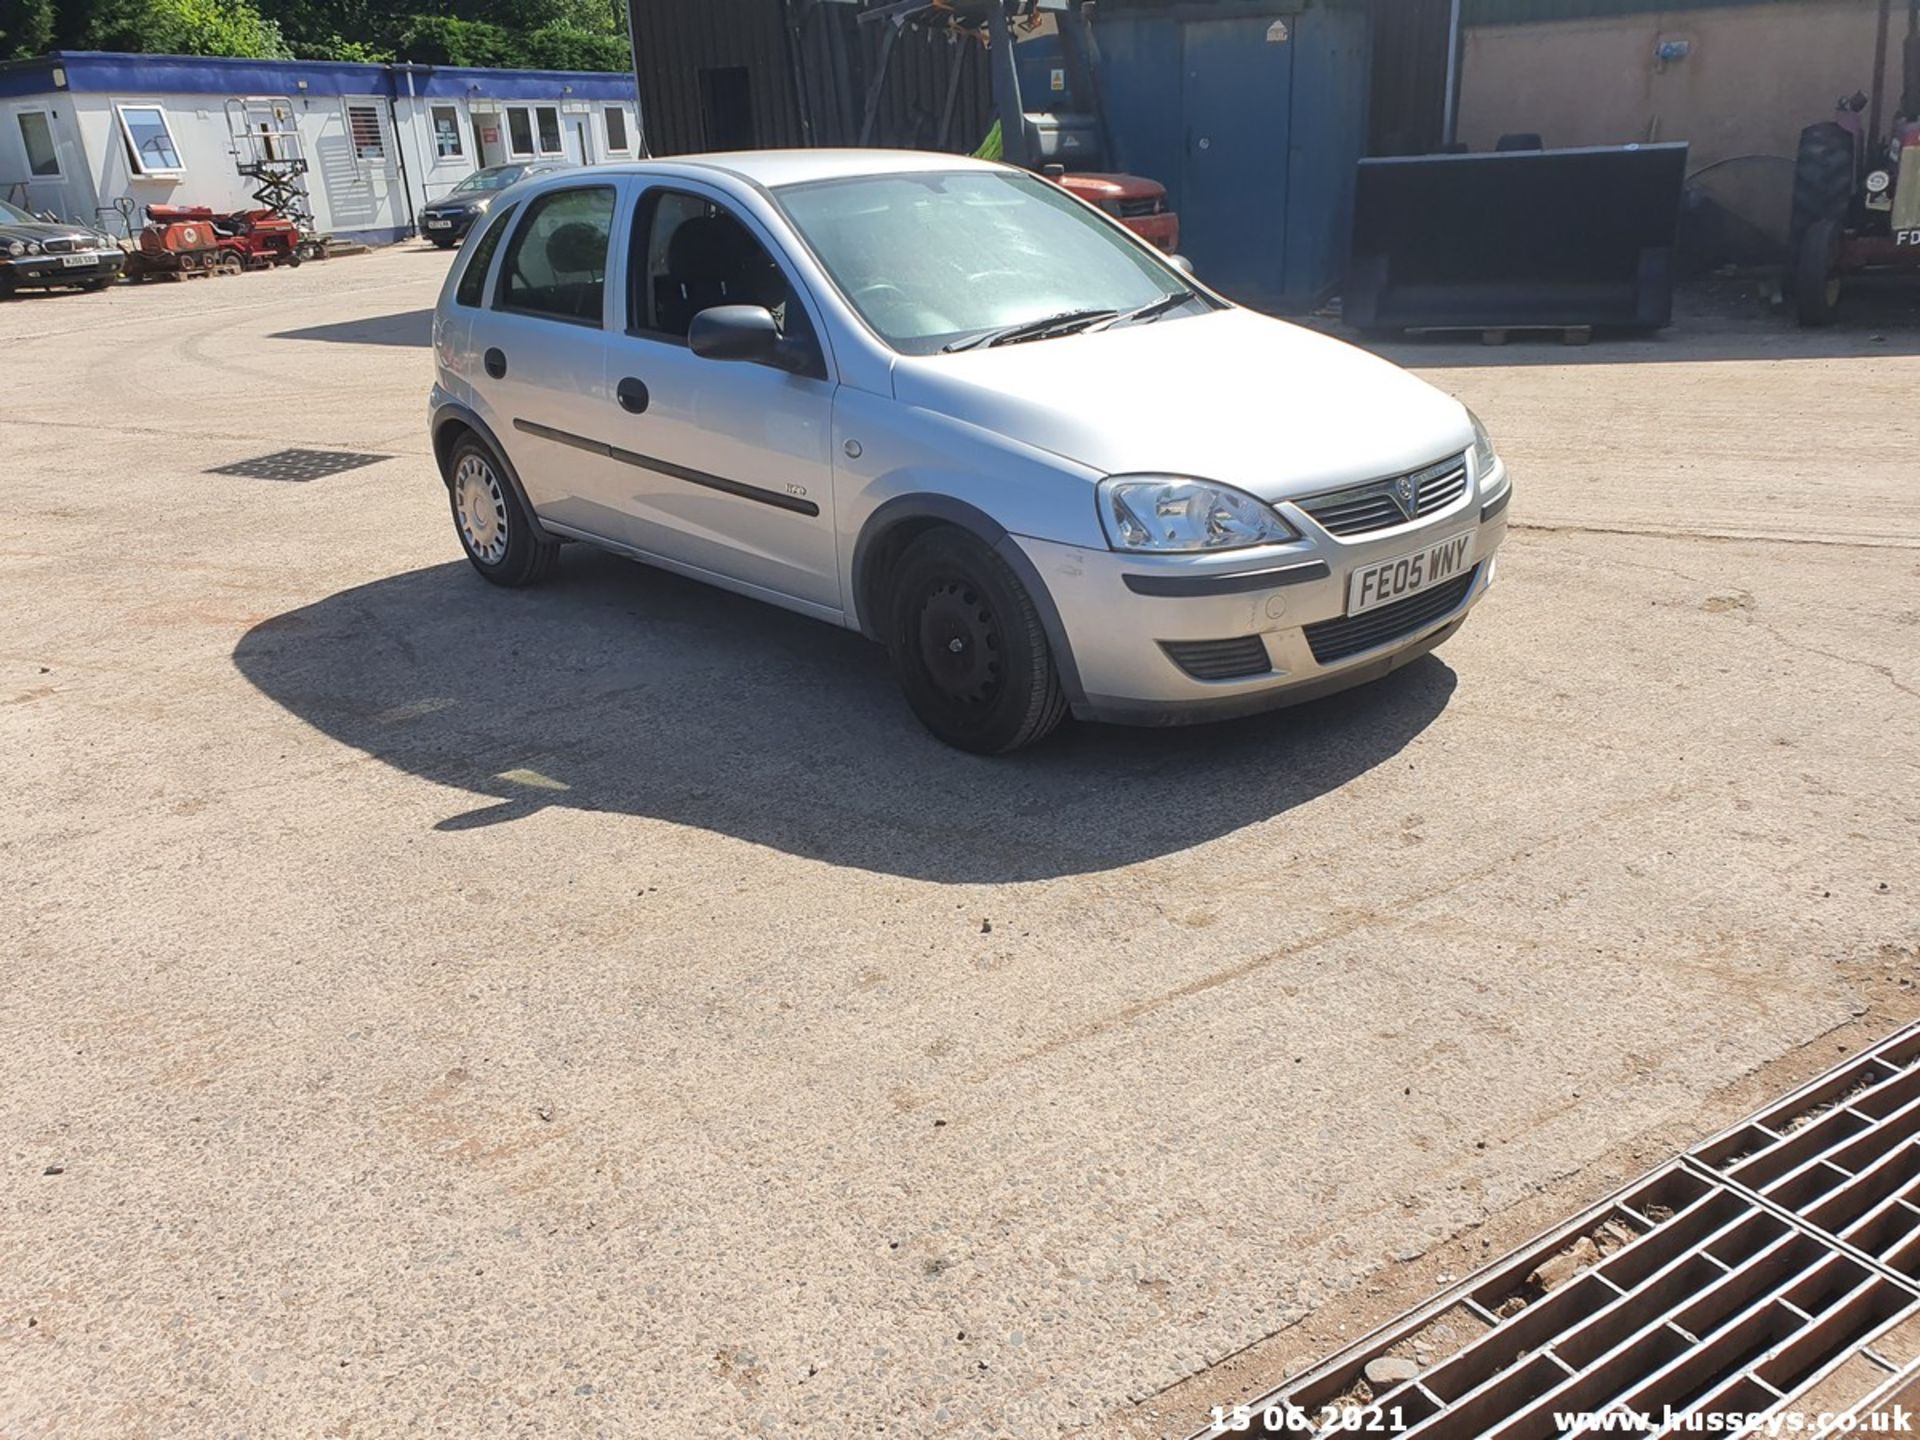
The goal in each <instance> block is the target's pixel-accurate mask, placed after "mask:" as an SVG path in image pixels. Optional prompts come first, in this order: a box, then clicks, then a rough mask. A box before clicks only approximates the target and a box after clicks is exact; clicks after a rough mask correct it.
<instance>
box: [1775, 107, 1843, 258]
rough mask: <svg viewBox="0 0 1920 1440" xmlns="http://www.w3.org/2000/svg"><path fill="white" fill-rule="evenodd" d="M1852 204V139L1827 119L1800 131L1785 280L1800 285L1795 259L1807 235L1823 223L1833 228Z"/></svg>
mask: <svg viewBox="0 0 1920 1440" xmlns="http://www.w3.org/2000/svg"><path fill="white" fill-rule="evenodd" d="M1852 203H1853V136H1851V135H1849V134H1848V133H1847V131H1846V130H1845V128H1844V127H1842V126H1840V125H1837V124H1835V123H1834V122H1833V121H1831V120H1826V121H1823V122H1821V123H1820V124H1818V125H1809V126H1807V128H1806V129H1804V130H1802V131H1801V132H1800V151H1799V155H1798V156H1797V158H1796V159H1795V160H1794V163H1793V216H1792V219H1791V221H1790V222H1789V223H1788V225H1787V255H1788V257H1789V258H1788V262H1787V263H1788V267H1789V269H1788V279H1789V280H1791V281H1793V282H1794V283H1796V284H1797V283H1798V282H1799V278H1800V276H1799V267H1798V260H1799V257H1800V254H1801V251H1802V248H1803V246H1802V242H1803V241H1805V239H1806V236H1807V232H1808V231H1809V230H1811V229H1812V228H1813V227H1814V226H1815V225H1817V224H1818V223H1819V222H1820V221H1822V220H1831V221H1833V222H1834V223H1835V224H1836V225H1839V224H1842V223H1844V222H1845V220H1846V218H1847V207H1848V206H1849V205H1851V204H1852Z"/></svg>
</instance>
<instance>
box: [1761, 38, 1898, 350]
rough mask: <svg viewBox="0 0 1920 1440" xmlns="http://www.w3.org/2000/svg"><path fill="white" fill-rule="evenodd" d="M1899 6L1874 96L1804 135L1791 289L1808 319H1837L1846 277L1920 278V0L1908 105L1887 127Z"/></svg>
mask: <svg viewBox="0 0 1920 1440" xmlns="http://www.w3.org/2000/svg"><path fill="white" fill-rule="evenodd" d="M1889 8H1890V0H1880V17H1879V36H1878V43H1877V44H1876V46H1875V64H1874V79H1873V97H1872V99H1871V100H1869V98H1868V97H1867V96H1865V95H1858V94H1856V95H1853V96H1851V97H1849V98H1847V99H1845V100H1842V101H1841V102H1840V104H1839V106H1838V107H1837V108H1836V110H1835V113H1834V118H1833V119H1832V120H1829V121H1825V122H1823V123H1821V124H1818V125H1809V126H1807V128H1806V129H1805V130H1802V131H1801V132H1800V153H1799V157H1798V159H1797V160H1796V161H1795V164H1794V172H1793V219H1792V224H1791V226H1790V228H1789V232H1788V240H1789V247H1790V249H1789V254H1788V259H1787V276H1786V287H1785V288H1786V289H1787V290H1788V292H1789V293H1791V295H1792V296H1793V308H1794V313H1795V315H1796V316H1797V317H1798V319H1799V321H1800V323H1801V324H1802V325H1827V324H1830V323H1832V321H1833V318H1834V312H1835V309H1836V307H1837V306H1838V305H1839V302H1840V289H1841V284H1842V282H1843V280H1846V279H1849V278H1851V277H1855V276H1866V275H1901V274H1904V275H1909V276H1912V277H1915V278H1920V0H1907V34H1906V40H1905V43H1904V45H1903V47H1902V61H1903V63H1902V65H1901V73H1902V78H1903V84H1902V86H1901V96H1900V109H1899V112H1898V113H1897V114H1895V115H1894V117H1893V120H1892V123H1891V124H1890V125H1888V127H1887V129H1886V132H1885V133H1884V134H1883V133H1881V129H1880V113H1881V102H1880V89H1881V76H1882V75H1883V74H1884V72H1885V68H1886V65H1885V59H1886V51H1887V22H1888V11H1889ZM1863 110H1869V112H1870V113H1869V115H1868V117H1867V119H1866V120H1865V121H1864V122H1863V121H1862V119H1861V111H1863Z"/></svg>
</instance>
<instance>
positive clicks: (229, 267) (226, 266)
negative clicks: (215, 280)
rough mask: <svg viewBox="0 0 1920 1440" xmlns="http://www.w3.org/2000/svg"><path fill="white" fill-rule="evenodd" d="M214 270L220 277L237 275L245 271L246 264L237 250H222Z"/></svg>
mask: <svg viewBox="0 0 1920 1440" xmlns="http://www.w3.org/2000/svg"><path fill="white" fill-rule="evenodd" d="M214 268H215V269H216V270H217V271H218V272H219V273H220V274H222V275H239V274H243V273H244V272H245V271H246V268H247V262H246V261H245V260H244V259H242V258H241V255H240V252H239V251H237V250H222V251H221V252H220V258H219V260H218V261H216V262H215V265H214Z"/></svg>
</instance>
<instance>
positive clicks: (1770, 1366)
mask: <svg viewBox="0 0 1920 1440" xmlns="http://www.w3.org/2000/svg"><path fill="white" fill-rule="evenodd" d="M1917 1277H1920V1027H1914V1028H1913V1029H1910V1030H1908V1031H1905V1032H1902V1033H1901V1034H1900V1035H1896V1036H1895V1037H1893V1038H1892V1039H1890V1040H1888V1041H1886V1042H1885V1043H1884V1044H1882V1045H1880V1046H1878V1047H1876V1048H1875V1049H1873V1050H1871V1051H1868V1052H1867V1053H1866V1054H1864V1055H1862V1056H1860V1057H1859V1058H1857V1059H1855V1060H1853V1061H1851V1062H1849V1063H1848V1064H1846V1065H1844V1066H1841V1067H1840V1068H1839V1069H1837V1070H1835V1071H1833V1072H1831V1073H1829V1074H1828V1075H1826V1076H1823V1077H1822V1078H1821V1079H1819V1080H1817V1081H1815V1082H1814V1083H1813V1084H1811V1085H1809V1086H1806V1087H1804V1088H1803V1089H1801V1090H1799V1091H1796V1092H1795V1093H1794V1094H1793V1095H1790V1096H1788V1097H1787V1098H1786V1099H1785V1100H1782V1101H1781V1102H1779V1103H1778V1104H1776V1105H1775V1106H1773V1107H1772V1108H1770V1109H1768V1110H1766V1111H1763V1112H1762V1113H1761V1114H1760V1115H1758V1116H1757V1117H1755V1118H1754V1119H1752V1120H1749V1121H1745V1122H1742V1123H1741V1124H1739V1125H1736V1126H1734V1127H1733V1128H1732V1129H1731V1130H1728V1131H1727V1132H1725V1133H1724V1134H1722V1135H1719V1136H1716V1137H1714V1138H1713V1139H1711V1140H1708V1141H1706V1142H1705V1143H1704V1144H1702V1145H1700V1146H1697V1147H1696V1148H1695V1149H1693V1150H1692V1151H1689V1152H1688V1153H1687V1154H1686V1155H1685V1156H1683V1157H1681V1158H1680V1159H1678V1160H1675V1161H1672V1162H1669V1163H1668V1164H1667V1165H1665V1166H1663V1167H1661V1168H1660V1169H1658V1170H1656V1171H1654V1172H1653V1174H1651V1175H1649V1176H1647V1177H1646V1178H1644V1179H1642V1180H1640V1181H1638V1182H1636V1183H1635V1184H1633V1185H1631V1186H1629V1187H1627V1188H1626V1189H1625V1190H1622V1191H1620V1192H1619V1193H1617V1194H1616V1195H1615V1196H1614V1197H1612V1198H1611V1199H1609V1200H1606V1201H1603V1202H1601V1203H1600V1204H1599V1205H1597V1206H1595V1207H1594V1208H1593V1209H1591V1210H1589V1211H1587V1212H1586V1213H1585V1214H1583V1215H1581V1216H1579V1217H1578V1218H1576V1219H1574V1220H1572V1221H1570V1222H1568V1223H1567V1224H1565V1225H1563V1226H1561V1227H1559V1228H1558V1229H1555V1230H1553V1231H1550V1232H1548V1233H1547V1234H1546V1235H1544V1236H1542V1237H1540V1238H1539V1239H1537V1240H1535V1241H1533V1242H1532V1243H1530V1244H1528V1245H1526V1246H1523V1247H1522V1248H1521V1249H1519V1250H1517V1251H1515V1252H1514V1253H1513V1254H1511V1255H1508V1256H1507V1257H1505V1258H1504V1259H1501V1260H1498V1261H1495V1262H1494V1263H1493V1264H1492V1265H1489V1266H1487V1267H1486V1268H1484V1269H1482V1270H1481V1271H1479V1272H1478V1273H1477V1274H1475V1275H1473V1276H1471V1277H1469V1278H1468V1279H1467V1280H1465V1281H1464V1282H1462V1283H1461V1284H1460V1285H1458V1286H1456V1287H1454V1288H1453V1289H1452V1290H1449V1291H1447V1292H1445V1293H1444V1294H1442V1295H1439V1296H1437V1297H1435V1298H1434V1299H1433V1300H1431V1301H1429V1302H1428V1303H1427V1304H1425V1305H1423V1306H1421V1307H1419V1308H1418V1309H1416V1310H1413V1311H1411V1312H1409V1313H1408V1314H1406V1315H1404V1316H1402V1317H1401V1318H1400V1319H1398V1320H1395V1321H1392V1322H1390V1323H1388V1324H1387V1325H1385V1326H1383V1327H1382V1328H1381V1329H1379V1330H1376V1331H1375V1332H1374V1333H1373V1334H1371V1335H1369V1336H1367V1337H1366V1338H1365V1339H1363V1340H1361V1341H1359V1342H1357V1343H1356V1344H1354V1345H1352V1346H1350V1347H1349V1348H1348V1349H1346V1350H1344V1351H1342V1352H1341V1353H1340V1354H1338V1355H1335V1356H1333V1357H1332V1358H1331V1359H1329V1360H1327V1361H1325V1362H1323V1363H1322V1364H1320V1365H1318V1366H1316V1367H1314V1368H1313V1369H1311V1370H1309V1371H1308V1372H1306V1373H1305V1374H1303V1375H1301V1376H1300V1377H1299V1378H1297V1379H1295V1380H1293V1381H1291V1382H1289V1383H1288V1384H1287V1385H1285V1386H1284V1387H1282V1388H1281V1389H1279V1390H1276V1391H1274V1392H1272V1393H1271V1394H1269V1395H1267V1396H1265V1397H1263V1398H1262V1399H1260V1400H1259V1401H1256V1402H1254V1403H1253V1405H1251V1406H1250V1407H1249V1411H1250V1415H1249V1416H1247V1417H1245V1418H1246V1419H1247V1420H1248V1424H1246V1425H1245V1426H1242V1427H1239V1428H1236V1427H1235V1425H1234V1422H1233V1420H1232V1418H1231V1417H1229V1420H1228V1422H1227V1423H1226V1424H1224V1425H1221V1426H1216V1427H1215V1428H1214V1429H1211V1430H1208V1431H1204V1432H1202V1433H1203V1435H1205V1436H1207V1437H1214V1436H1225V1435H1229V1434H1249V1433H1251V1434H1270V1435H1271V1434H1287V1435H1292V1436H1300V1435H1305V1434H1314V1435H1333V1434H1339V1433H1352V1430H1351V1426H1352V1424H1353V1422H1354V1419H1355V1413H1354V1412H1356V1411H1370V1409H1371V1407H1378V1410H1379V1414H1378V1417H1377V1420H1376V1421H1375V1424H1376V1426H1377V1428H1376V1429H1375V1430H1374V1432H1373V1433H1381V1432H1382V1431H1384V1433H1388V1434H1404V1435H1416V1436H1420V1437H1422V1440H1480V1437H1483V1436H1484V1437H1489V1440H1493V1437H1498V1440H1548V1437H1552V1436H1557V1435H1561V1434H1563V1433H1565V1426H1564V1424H1563V1423H1561V1418H1559V1417H1565V1416H1568V1415H1570V1414H1582V1415H1587V1414H1615V1415H1619V1416H1621V1417H1622V1418H1625V1417H1626V1415H1627V1413H1628V1412H1631V1413H1632V1414H1633V1415H1637V1416H1641V1417H1645V1418H1646V1420H1647V1422H1648V1423H1645V1424H1637V1423H1629V1424H1625V1425H1622V1426H1620V1427H1619V1428H1614V1429H1611V1431H1610V1433H1614V1434H1623V1435H1637V1436H1641V1437H1651V1436H1665V1435H1670V1434H1682V1433H1699V1432H1700V1431H1704V1432H1705V1433H1716V1434H1727V1435H1737V1434H1748V1433H1752V1429H1751V1428H1750V1427H1749V1428H1742V1426H1741V1425H1739V1424H1734V1425H1731V1426H1727V1425H1724V1424H1722V1423H1720V1422H1719V1421H1718V1420H1717V1419H1716V1418H1713V1417H1733V1416H1758V1415H1766V1414H1771V1413H1774V1412H1778V1411H1781V1410H1789V1409H1790V1410H1793V1411H1796V1412H1798V1413H1800V1414H1801V1415H1803V1416H1806V1417H1808V1420H1809V1422H1810V1421H1811V1419H1812V1418H1813V1417H1815V1416H1818V1415H1819V1414H1821V1413H1833V1414H1844V1413H1846V1412H1848V1411H1850V1410H1852V1409H1854V1408H1855V1407H1861V1406H1864V1405H1866V1404H1868V1403H1869V1402H1872V1401H1875V1400H1876V1399H1878V1398H1881V1397H1884V1396H1885V1395H1887V1394H1888V1393H1890V1391H1891V1390H1892V1389H1894V1388H1897V1384H1896V1382H1898V1381H1900V1380H1901V1378H1902V1377H1903V1375H1904V1376H1907V1377H1908V1378H1910V1376H1911V1374H1912V1373H1920V1278H1917ZM1668 1417H1672V1421H1671V1423H1670V1422H1669V1419H1668ZM1688 1417H1691V1418H1688ZM1362 1418H1364V1419H1372V1418H1373V1417H1372V1416H1371V1415H1370V1414H1369V1415H1367V1416H1363V1417H1362ZM1343 1421H1344V1423H1345V1425H1346V1426H1347V1427H1348V1428H1347V1429H1346V1430H1345V1431H1343V1429H1342V1426H1343ZM1689 1425H1691V1426H1693V1427H1695V1428H1694V1430H1692V1431H1689V1430H1688V1429H1687V1427H1688V1426H1689Z"/></svg>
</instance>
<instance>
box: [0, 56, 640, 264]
mask: <svg viewBox="0 0 1920 1440" xmlns="http://www.w3.org/2000/svg"><path fill="white" fill-rule="evenodd" d="M234 102H238V108H237V110H236V106H235V103H234ZM241 128H245V129H248V130H251V131H252V132H253V134H254V138H253V139H251V140H250V141H247V142H245V143H243V142H241V141H239V140H238V139H237V137H236V132H237V130H239V129H241ZM270 150H271V151H277V152H292V153H297V155H298V156H299V157H301V158H304V159H305V160H306V163H307V169H306V174H305V176H304V179H305V184H306V193H307V199H308V204H309V205H310V207H311V209H312V212H313V220H314V226H315V228H316V230H318V232H319V233H321V234H323V235H333V236H336V237H339V238H343V239H351V240H359V241H363V242H365V243H367V244H384V243H388V242H390V241H394V240H399V239H402V238H404V237H406V236H408V235H411V234H413V233H415V229H416V217H417V216H418V214H419V212H420V210H421V208H422V207H424V206H425V205H426V204H427V203H428V202H429V201H432V200H437V199H438V198H440V197H441V196H442V195H444V194H446V193H447V191H449V190H451V189H452V188H453V187H454V186H455V185H456V184H458V183H459V182H460V181H461V180H463V179H465V178H466V177H467V176H468V175H470V174H472V173H473V172H474V171H475V170H477V169H479V168H481V167H482V166H486V165H498V164H504V163H507V162H509V161H514V160H559V161H564V162H567V163H570V164H576V165H592V164H597V163H601V162H604V161H611V160H630V159H633V158H634V157H635V156H636V155H637V154H643V153H644V142H643V140H642V138H641V132H640V114H639V104H638V98H637V96H636V94H635V90H634V82H633V77H632V76H631V75H628V74H600V73H592V72H585V71H569V70H477V69H466V68H460V67H454V66H431V65H352V64H339V63H334V62H330V61H318V60H232V59H225V58H219V57H205V56H176V55H118V54H102V53H94V52H74V51H64V52H57V53H55V54H52V55H48V56H44V57H42V58H40V59H35V60H20V61H13V62H10V63H8V64H5V65H0V198H4V199H7V200H10V201H12V202H13V203H14V204H16V205H20V206H22V207H24V208H26V209H28V210H32V211H36V212H38V211H42V210H51V211H53V212H54V213H56V214H58V215H61V216H63V217H65V218H68V219H72V220H78V221H82V222H85V223H88V224H98V225H103V226H107V227H109V228H112V229H114V230H116V231H117V230H118V218H117V216H116V215H115V214H114V211H115V207H116V204H117V203H118V202H120V201H122V200H123V199H124V200H126V201H128V202H131V204H130V209H131V213H132V220H133V223H134V225H135V226H136V227H137V226H138V225H139V224H140V222H141V217H142V214H143V212H144V210H145V207H146V206H147V205H149V204H155V203H158V204H163V205H208V206H212V207H213V208H214V209H216V210H239V209H250V208H253V207H254V206H255V204H256V203H257V202H256V201H255V200H254V198H253V194H254V191H255V190H256V189H257V188H258V186H259V184H260V182H259V180H258V179H257V178H252V177H248V176H246V175H243V174H242V173H241V168H240V167H241V163H242V162H243V160H245V159H246V158H247V157H249V156H253V157H256V158H257V157H259V156H260V155H262V154H264V153H267V152H268V151H270Z"/></svg>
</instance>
